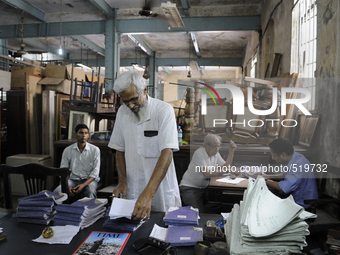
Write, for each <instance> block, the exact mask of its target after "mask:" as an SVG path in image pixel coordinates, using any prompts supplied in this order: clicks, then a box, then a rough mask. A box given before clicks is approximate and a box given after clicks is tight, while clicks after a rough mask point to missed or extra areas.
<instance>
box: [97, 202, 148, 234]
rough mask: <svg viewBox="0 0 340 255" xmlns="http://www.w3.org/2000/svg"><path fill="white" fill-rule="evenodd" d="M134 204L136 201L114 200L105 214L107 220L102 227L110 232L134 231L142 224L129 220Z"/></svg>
mask: <svg viewBox="0 0 340 255" xmlns="http://www.w3.org/2000/svg"><path fill="white" fill-rule="evenodd" d="M135 204H136V200H128V199H122V198H114V199H113V200H112V204H111V207H110V208H109V209H108V211H107V214H106V216H109V218H108V219H107V220H106V221H105V222H104V225H103V227H104V228H109V229H112V230H122V231H129V232H133V231H135V230H136V229H137V228H139V227H140V226H141V225H142V224H143V223H144V221H142V220H132V219H131V215H132V212H133V210H134V208H135Z"/></svg>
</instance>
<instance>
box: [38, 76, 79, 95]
mask: <svg viewBox="0 0 340 255" xmlns="http://www.w3.org/2000/svg"><path fill="white" fill-rule="evenodd" d="M38 84H40V85H45V90H53V91H57V92H60V93H63V94H67V95H69V94H70V89H71V80H67V79H62V78H52V77H45V78H43V79H41V80H40V81H39V82H38ZM77 96H80V90H78V91H77Z"/></svg>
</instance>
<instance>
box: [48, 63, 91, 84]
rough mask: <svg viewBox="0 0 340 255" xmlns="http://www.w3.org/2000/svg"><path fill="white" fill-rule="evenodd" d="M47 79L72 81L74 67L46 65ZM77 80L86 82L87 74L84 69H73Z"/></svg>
mask: <svg viewBox="0 0 340 255" xmlns="http://www.w3.org/2000/svg"><path fill="white" fill-rule="evenodd" d="M45 75H46V77H51V78H62V79H71V76H72V65H67V66H58V65H50V64H49V65H46V73H45ZM75 78H77V80H78V81H84V82H85V72H84V70H83V69H80V68H75V67H73V79H75Z"/></svg>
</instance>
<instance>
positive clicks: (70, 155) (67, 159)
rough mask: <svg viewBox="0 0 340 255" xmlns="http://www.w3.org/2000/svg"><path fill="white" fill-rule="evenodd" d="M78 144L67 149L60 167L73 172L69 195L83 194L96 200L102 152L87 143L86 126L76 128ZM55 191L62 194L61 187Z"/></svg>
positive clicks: (87, 129) (87, 132)
mask: <svg viewBox="0 0 340 255" xmlns="http://www.w3.org/2000/svg"><path fill="white" fill-rule="evenodd" d="M75 133H76V138H77V142H76V143H74V144H71V145H70V146H68V147H66V148H65V150H64V152H63V155H62V159H61V163H60V167H61V168H62V167H68V168H70V170H71V173H70V178H69V181H68V185H69V195H70V196H75V195H76V194H80V193H83V194H84V196H85V197H89V198H96V197H97V186H98V181H99V180H100V178H99V170H100V150H99V148H98V147H97V146H95V145H93V144H90V143H88V142H87V140H88V139H89V136H90V134H89V128H88V127H87V126H86V125H85V124H78V125H77V126H76V128H75ZM55 191H59V192H61V186H60V185H59V186H58V187H57V188H56V189H55Z"/></svg>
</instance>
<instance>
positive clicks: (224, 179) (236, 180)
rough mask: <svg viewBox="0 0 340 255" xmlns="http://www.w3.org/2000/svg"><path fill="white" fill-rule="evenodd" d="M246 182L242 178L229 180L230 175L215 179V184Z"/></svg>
mask: <svg viewBox="0 0 340 255" xmlns="http://www.w3.org/2000/svg"><path fill="white" fill-rule="evenodd" d="M245 180H247V179H246V178H243V177H236V178H235V179H231V178H230V175H228V176H226V177H223V178H221V179H217V180H216V181H217V182H224V183H230V184H235V185H236V184H238V183H240V182H243V181H245Z"/></svg>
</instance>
